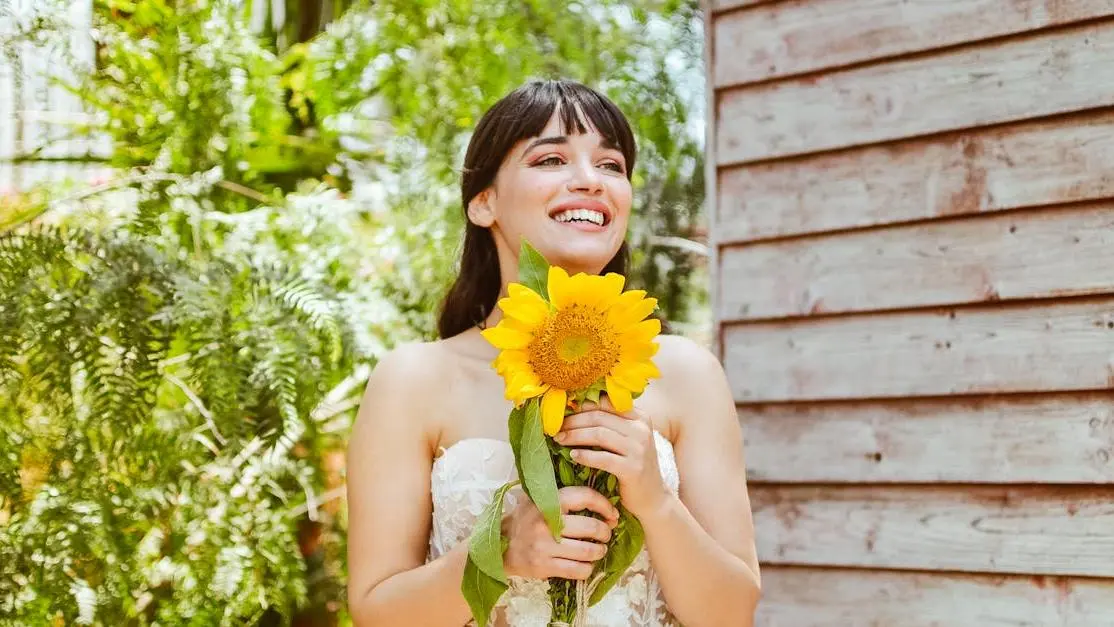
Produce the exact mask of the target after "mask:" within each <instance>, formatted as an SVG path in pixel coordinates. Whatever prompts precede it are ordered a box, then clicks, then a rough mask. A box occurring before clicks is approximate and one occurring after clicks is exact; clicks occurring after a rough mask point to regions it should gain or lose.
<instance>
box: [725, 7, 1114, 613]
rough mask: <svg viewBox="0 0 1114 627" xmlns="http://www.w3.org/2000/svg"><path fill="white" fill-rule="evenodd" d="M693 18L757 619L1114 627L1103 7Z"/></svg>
mask: <svg viewBox="0 0 1114 627" xmlns="http://www.w3.org/2000/svg"><path fill="white" fill-rule="evenodd" d="M705 8H706V11H705V13H706V16H705V25H706V37H707V53H708V82H709V92H710V93H709V110H708V114H709V136H708V137H709V157H710V159H709V170H708V178H709V181H708V182H709V189H711V190H714V193H712V194H711V197H712V199H711V202H710V209H711V211H710V215H711V218H712V220H711V223H712V233H711V235H712V240H713V249H714V250H713V261H714V264H715V265H714V268H715V273H714V276H715V279H714V287H713V292H714V299H713V300H714V306H715V316H716V325H717V327H716V328H717V334H718V339H719V343H720V346H719V350H720V351H721V357H722V359H723V362H724V364H725V367H726V369H727V372H728V375H729V377H730V379H731V382H732V385H733V389H734V393H735V398H736V401H737V402H738V407H739V415H740V420H741V421H742V423H743V429H744V433H745V437H746V445H747V454H748V472H749V476H750V480H751V486H752V487H751V498H752V500H753V503H754V515H755V522H756V526H757V534H758V535H757V541H758V547H759V556H760V558H761V560H762V563H763V588H764V600H763V602H762V605H761V609H760V612H759V617H760V624H761V625H767V626H771V625H778V626H793V627H797V626H821V625H825V626H827V625H855V626H858V625H879V626H885V625H895V626H901V627H919V626H928V625H947V626H949V627H959V626H971V627H983V626H987V625H997V626H1003V625H1107V624H1114V460H1112V457H1114V394H1111V391H1110V390H1111V388H1112V387H1114V2H1111V1H1110V0H1074V1H1072V0H1069V1H1060V0H712V1H710V2H707V3H706V5H705Z"/></svg>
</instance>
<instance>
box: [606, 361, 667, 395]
mask: <svg viewBox="0 0 1114 627" xmlns="http://www.w3.org/2000/svg"><path fill="white" fill-rule="evenodd" d="M659 376H661V373H660V372H658V369H657V367H656V366H654V364H652V363H650V362H644V363H629V362H620V363H619V364H618V365H616V366H615V368H614V369H613V370H612V371H611V378H612V379H614V380H615V382H616V383H618V384H619V385H621V386H623V387H625V388H627V389H628V390H630V391H632V392H641V391H642V390H644V389H646V384H647V383H648V382H649V380H650V379H654V378H657V377H659Z"/></svg>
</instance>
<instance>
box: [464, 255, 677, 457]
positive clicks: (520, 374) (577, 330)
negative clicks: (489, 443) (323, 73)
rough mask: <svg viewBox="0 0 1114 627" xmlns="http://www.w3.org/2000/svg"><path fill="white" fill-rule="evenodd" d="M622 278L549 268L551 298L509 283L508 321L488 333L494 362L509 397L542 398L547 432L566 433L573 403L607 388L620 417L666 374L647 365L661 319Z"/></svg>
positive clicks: (650, 301) (519, 400) (502, 303)
mask: <svg viewBox="0 0 1114 627" xmlns="http://www.w3.org/2000/svg"><path fill="white" fill-rule="evenodd" d="M623 284H624V279H623V276H622V275H619V274H614V273H609V274H607V275H605V276H596V275H588V274H576V275H574V276H571V277H570V276H569V275H568V273H567V272H565V271H564V270H563V269H562V268H560V267H557V266H550V268H549V277H548V289H547V291H548V292H549V293H548V296H549V298H548V300H546V299H545V298H543V297H542V296H541V295H540V294H538V293H537V292H535V291H533V290H531V289H530V288H528V287H526V286H524V285H521V284H518V283H511V284H510V285H509V286H508V288H507V293H508V296H507V297H506V298H502V299H500V300H499V303H498V305H499V308H500V309H501V310H502V311H503V319H502V320H501V321H500V322H499V324H497V325H496V326H494V327H492V328H490V329H486V330H484V331H483V336H484V338H485V339H487V341H488V342H490V343H491V344H492V345H493V346H495V347H496V348H498V349H500V353H499V355H498V357H496V358H495V361H494V362H492V366H493V367H494V368H495V371H496V372H497V373H499V374H500V375H501V376H502V377H503V381H504V383H505V385H506V397H507V398H508V399H509V400H512V401H514V403H515V405H516V406H521V405H522V404H523V403H524V402H526V401H527V400H529V399H532V398H537V397H539V396H540V397H541V399H542V400H541V414H542V425H543V428H544V430H545V433H546V434H547V435H550V436H552V435H554V434H556V433H557V432H558V431H560V429H561V424H562V423H563V422H564V419H565V407H566V406H568V405H569V403H570V400H571V399H573V398H575V397H580V396H582V395H583V394H584V393H585V392H586V391H588V390H590V389H592V388H597V389H599V390H601V391H602V390H606V391H607V397H608V398H609V399H610V400H611V404H612V405H613V406H614V407H615V409H616V410H617V411H619V412H627V411H630V409H631V407H632V406H633V403H634V396H636V395H638V394H641V393H642V391H643V390H644V389H645V388H646V385H647V384H648V383H649V380H650V379H652V378H655V377H658V376H661V373H660V372H659V371H658V369H657V367H655V366H654V363H653V362H652V361H651V360H650V358H651V357H653V356H654V354H655V353H657V350H658V344H657V343H655V342H654V338H655V337H657V335H658V334H659V333H661V322H660V321H658V320H654V319H650V320H646V319H645V318H646V317H647V316H649V315H650V314H651V313H652V312H653V311H654V308H655V307H656V306H657V300H656V299H654V298H646V292H644V291H642V290H630V291H627V292H624V291H623Z"/></svg>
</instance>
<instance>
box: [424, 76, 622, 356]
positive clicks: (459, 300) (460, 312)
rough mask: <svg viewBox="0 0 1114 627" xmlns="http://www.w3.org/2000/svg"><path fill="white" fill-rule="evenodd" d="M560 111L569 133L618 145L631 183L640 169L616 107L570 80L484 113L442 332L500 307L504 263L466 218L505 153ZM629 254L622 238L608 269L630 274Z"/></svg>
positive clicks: (471, 154) (465, 181)
mask: <svg viewBox="0 0 1114 627" xmlns="http://www.w3.org/2000/svg"><path fill="white" fill-rule="evenodd" d="M554 111H560V116H561V120H560V121H561V128H562V132H563V133H569V132H570V131H572V130H575V131H576V133H586V132H587V131H588V126H589V124H586V123H585V121H584V120H583V119H582V118H581V117H580V116H581V115H583V116H585V117H587V118H588V122H589V123H590V125H591V126H592V127H593V128H594V129H595V130H596V131H597V132H598V133H599V134H600V135H602V136H603V138H604V139H605V140H606V141H608V142H610V143H611V144H612V145H614V146H616V147H617V148H618V149H619V151H620V152H622V153H623V157H624V158H625V159H626V169H627V178H628V179H629V178H630V176H631V172H633V171H634V159H635V142H634V134H633V133H632V132H631V128H630V123H629V122H627V119H626V117H625V116H624V115H623V113H622V112H621V111H619V107H617V106H615V103H613V102H611V100H609V99H608V98H607V97H606V96H604V95H603V94H601V93H599V92H598V91H596V90H594V89H592V88H590V87H587V86H585V85H582V84H580V83H577V82H574V81H568V80H548V81H531V82H529V83H527V84H525V85H523V86H521V87H519V88H518V89H516V90H514V91H512V92H511V93H509V94H507V95H506V96H504V97H503V98H502V99H501V100H499V102H496V103H495V104H494V105H493V106H492V107H491V108H490V109H488V110H487V112H486V113H484V115H483V117H482V118H481V119H480V122H479V124H477V125H476V130H475V133H473V135H472V139H471V140H470V141H469V143H468V152H467V153H466V154H465V156H464V174H463V176H462V178H461V184H460V196H461V201H462V203H463V206H464V212H465V230H464V247H463V250H462V251H461V254H460V272H459V273H458V274H457V277H456V280H455V281H454V282H453V284H452V287H450V288H449V292H448V294H446V296H445V300H444V302H443V303H442V305H441V315H440V317H439V318H438V320H437V331H438V334H439V335H440V336H441V337H442V338H449V337H452V336H454V335H457V334H459V333H463V332H464V331H467V330H468V329H469V328H471V327H473V326H476V325H477V324H480V323H482V322H483V321H484V320H486V319H487V317H488V315H490V314H491V311H492V309H494V308H495V301H496V300H497V299H498V298H499V289H500V287H502V281H501V277H500V276H499V258H498V256H497V255H496V252H495V239H494V238H493V237H492V236H491V231H490V230H489V229H487V228H485V227H481V226H476V225H475V224H473V223H472V222H471V221H470V220H468V219H467V213H468V203H470V202H472V199H473V198H475V197H476V195H477V194H479V193H480V192H482V191H484V190H485V189H487V188H488V187H490V186H491V185H492V183H494V181H495V174H496V172H498V170H499V166H500V165H502V163H503V160H504V159H505V158H506V156H507V153H509V152H510V150H511V148H512V147H514V145H515V144H516V143H518V142H519V141H521V140H523V139H528V138H530V137H536V136H538V135H539V134H541V132H542V130H544V129H545V125H546V124H548V123H549V119H550V118H551V117H553V112H554ZM629 260H630V251H629V249H628V248H627V243H626V242H625V241H624V242H623V244H622V246H620V247H619V252H618V253H616V255H615V257H614V258H612V259H611V261H609V262H608V263H607V266H606V267H604V269H603V272H604V273H607V272H618V273H619V274H622V275H624V276H625V275H626V273H627V264H628V263H629Z"/></svg>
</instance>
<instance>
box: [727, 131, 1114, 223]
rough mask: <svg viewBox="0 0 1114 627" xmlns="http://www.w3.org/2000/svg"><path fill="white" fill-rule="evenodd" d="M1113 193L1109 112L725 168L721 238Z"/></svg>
mask: <svg viewBox="0 0 1114 627" xmlns="http://www.w3.org/2000/svg"><path fill="white" fill-rule="evenodd" d="M1112 197H1114V113H1109V112H1101V113H1098V114H1081V115H1076V116H1072V117H1069V118H1066V119H1055V120H1052V121H1042V122H1036V123H1033V122H1026V123H1020V124H1013V125H1009V126H1003V127H997V128H993V129H984V130H979V131H974V132H965V133H956V134H951V135H948V136H944V137H939V138H932V139H928V140H912V141H908V142H900V143H897V144H887V145H883V146H871V147H867V148H861V149H857V150H852V151H847V152H840V153H834V154H823V155H815V156H812V157H807V158H803V159H799V160H793V161H777V162H771V163H764V164H754V165H751V166H744V167H737V168H731V169H726V170H723V171H721V172H720V174H719V184H718V189H717V193H716V206H717V215H716V218H717V233H716V236H717V237H718V239H719V240H720V241H722V242H744V241H750V240H755V239H760V238H771V237H780V236H786V235H797V234H803V233H816V232H822V231H832V230H838V229H846V228H856V227H864V226H873V225H880V224H892V223H900V222H907V221H911V220H923V219H926V218H938V217H943V216H955V215H964V214H972V213H980V212H992V211H1001V210H1004V209H1017V208H1023V207H1033V206H1039V205H1051V204H1056V203H1067V202H1076V201H1083V200H1096V199H1101V198H1112Z"/></svg>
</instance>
